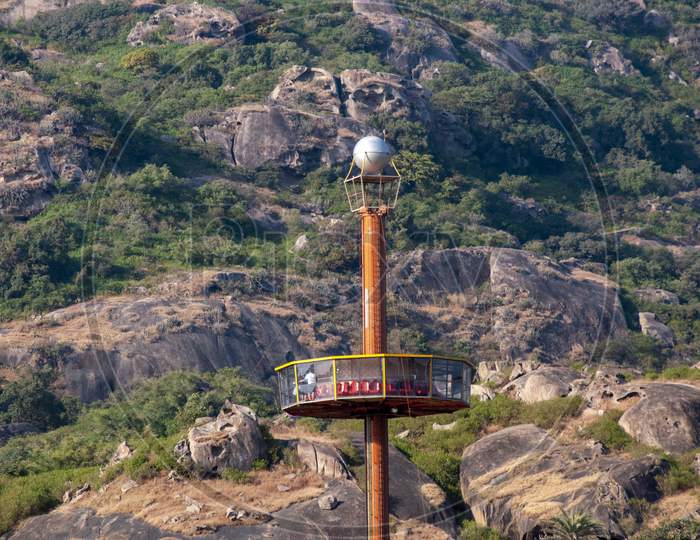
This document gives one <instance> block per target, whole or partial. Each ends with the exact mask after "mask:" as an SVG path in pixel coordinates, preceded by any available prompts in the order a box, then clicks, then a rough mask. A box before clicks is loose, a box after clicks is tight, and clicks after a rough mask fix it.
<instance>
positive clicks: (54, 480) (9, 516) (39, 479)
mask: <svg viewBox="0 0 700 540" xmlns="http://www.w3.org/2000/svg"><path fill="white" fill-rule="evenodd" d="M97 475H98V470H97V468H96V467H86V468H79V469H63V470H56V471H50V472H46V473H42V474H36V475H31V476H21V477H18V478H11V477H7V476H0V534H3V533H5V532H7V531H8V530H10V528H11V527H13V526H14V525H15V524H16V523H17V522H18V521H20V520H22V519H24V518H26V517H29V516H32V515H35V514H41V513H43V512H47V511H49V510H50V509H51V508H53V507H54V506H56V505H58V504H60V502H61V496H62V495H63V493H64V492H65V490H66V488H67V487H68V484H69V483H70V485H72V486H74V487H75V486H78V485H81V484H83V483H85V482H87V481H89V482H91V483H92V485H95V482H96V481H97Z"/></svg>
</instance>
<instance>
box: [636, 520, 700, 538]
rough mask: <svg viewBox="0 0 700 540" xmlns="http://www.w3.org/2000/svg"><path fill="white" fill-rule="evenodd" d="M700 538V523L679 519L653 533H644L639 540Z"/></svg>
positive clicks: (665, 524)
mask: <svg viewBox="0 0 700 540" xmlns="http://www.w3.org/2000/svg"><path fill="white" fill-rule="evenodd" d="M698 537H700V522H699V521H695V520H692V519H679V520H676V521H670V522H668V523H664V524H663V525H661V526H660V527H657V528H656V529H654V530H653V531H647V532H643V533H642V534H640V535H639V537H638V540H696V539H697V538H698Z"/></svg>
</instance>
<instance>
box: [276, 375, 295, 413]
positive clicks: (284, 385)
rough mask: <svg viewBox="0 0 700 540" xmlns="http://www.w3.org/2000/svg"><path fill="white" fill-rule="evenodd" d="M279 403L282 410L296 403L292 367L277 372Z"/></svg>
mask: <svg viewBox="0 0 700 540" xmlns="http://www.w3.org/2000/svg"><path fill="white" fill-rule="evenodd" d="M279 380H280V401H281V402H282V408H285V407H289V406H290V405H293V404H294V403H296V401H297V396H296V382H295V380H294V366H290V367H288V368H285V369H283V370H281V371H280V372H279Z"/></svg>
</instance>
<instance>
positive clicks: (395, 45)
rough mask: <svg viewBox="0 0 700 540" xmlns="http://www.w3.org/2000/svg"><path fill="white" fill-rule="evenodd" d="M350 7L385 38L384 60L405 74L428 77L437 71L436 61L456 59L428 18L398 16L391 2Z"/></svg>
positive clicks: (357, 0) (371, 0)
mask: <svg viewBox="0 0 700 540" xmlns="http://www.w3.org/2000/svg"><path fill="white" fill-rule="evenodd" d="M352 8H353V11H354V12H355V13H356V14H357V15H358V16H360V17H363V18H365V19H366V20H367V22H369V24H370V25H372V27H373V28H375V29H376V30H377V31H379V32H381V33H382V34H383V35H384V36H385V37H386V39H387V42H388V43H389V46H388V47H387V49H386V51H385V53H384V55H385V60H386V62H387V63H388V64H390V65H391V66H393V67H395V68H396V69H398V70H399V71H400V72H401V73H403V74H405V75H409V76H411V77H413V78H415V79H419V78H420V79H425V78H431V77H433V76H434V75H435V73H436V72H437V71H438V70H439V63H440V62H443V61H452V62H454V61H456V60H457V53H456V50H455V47H454V45H453V43H452V40H451V39H450V36H449V35H448V34H447V32H445V30H443V29H442V28H440V26H438V25H437V24H436V23H435V22H433V21H432V20H430V19H426V18H419V17H411V18H409V17H406V16H404V15H402V14H400V13H399V12H398V10H397V9H396V6H395V3H394V2H393V0H388V1H377V0H353V3H352Z"/></svg>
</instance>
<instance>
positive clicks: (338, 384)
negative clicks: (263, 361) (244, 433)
mask: <svg viewBox="0 0 700 540" xmlns="http://www.w3.org/2000/svg"><path fill="white" fill-rule="evenodd" d="M275 371H277V373H278V375H279V386H280V401H281V404H282V409H283V410H284V411H286V412H288V413H289V414H292V415H295V416H314V417H320V418H361V417H364V416H367V415H371V414H382V415H386V416H390V417H399V416H424V415H428V414H438V413H449V412H454V411H457V410H459V409H463V408H465V407H468V406H469V398H470V390H471V381H472V377H473V374H474V366H473V364H471V363H470V362H468V361H467V360H463V359H459V358H450V357H445V356H438V355H432V354H390V353H387V354H358V355H350V356H327V357H323V358H311V359H308V360H295V361H293V362H288V363H286V364H284V365H281V366H279V367H277V368H275Z"/></svg>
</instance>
